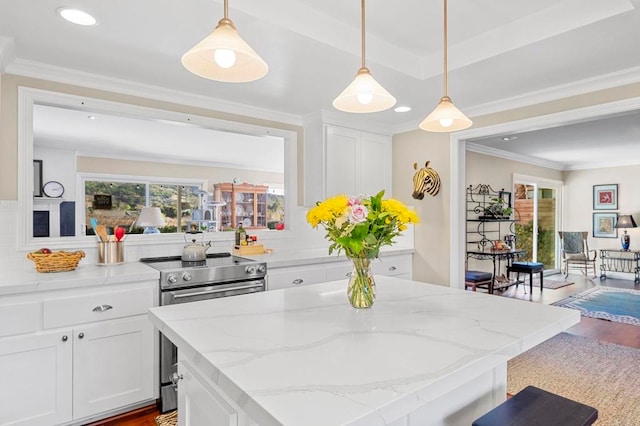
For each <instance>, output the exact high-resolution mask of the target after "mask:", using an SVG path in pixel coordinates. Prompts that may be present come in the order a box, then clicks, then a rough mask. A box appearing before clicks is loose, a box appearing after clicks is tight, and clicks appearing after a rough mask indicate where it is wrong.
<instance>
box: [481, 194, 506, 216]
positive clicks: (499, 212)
mask: <svg viewBox="0 0 640 426" xmlns="http://www.w3.org/2000/svg"><path fill="white" fill-rule="evenodd" d="M511 213H513V209H512V208H511V207H509V206H508V205H507V204H506V202H505V201H504V199H503V198H501V197H496V198H492V199H491V202H490V203H489V205H488V206H486V207H485V208H484V214H485V216H492V217H503V216H510V215H511Z"/></svg>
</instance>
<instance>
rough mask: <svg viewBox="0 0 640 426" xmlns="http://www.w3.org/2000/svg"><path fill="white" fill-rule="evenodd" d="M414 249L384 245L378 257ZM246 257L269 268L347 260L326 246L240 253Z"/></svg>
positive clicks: (404, 252) (409, 251)
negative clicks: (330, 251) (263, 252)
mask: <svg viewBox="0 0 640 426" xmlns="http://www.w3.org/2000/svg"><path fill="white" fill-rule="evenodd" d="M414 251H415V250H414V249H412V248H397V247H393V246H392V247H385V248H383V249H382V250H381V251H380V257H381V258H384V257H387V256H393V255H400V254H411V253H413V252H414ZM241 257H244V258H247V259H253V260H257V261H260V262H267V266H268V267H269V268H286V267H290V266H301V265H309V264H318V263H331V262H339V261H345V262H346V261H348V260H349V259H348V258H347V257H345V256H344V255H340V256H338V255H336V254H332V255H329V250H328V249H327V248H317V249H307V250H275V251H274V252H273V253H270V254H248V255H241Z"/></svg>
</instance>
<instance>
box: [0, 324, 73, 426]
mask: <svg viewBox="0 0 640 426" xmlns="http://www.w3.org/2000/svg"><path fill="white" fill-rule="evenodd" d="M72 353H73V350H72V340H71V333H70V332H69V330H65V331H59V332H51V333H45V334H38V335H27V336H20V337H13V338H8V339H2V341H1V342H0V377H2V381H3V385H2V386H0V401H2V407H3V408H2V415H1V416H0V425H3V426H4V425H32V426H50V425H55V424H60V423H64V422H67V421H69V420H71V418H72V411H71V395H72V391H71V389H72V387H71V377H72V375H71V374H72V373H71V371H72Z"/></svg>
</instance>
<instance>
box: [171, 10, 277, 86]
mask: <svg viewBox="0 0 640 426" xmlns="http://www.w3.org/2000/svg"><path fill="white" fill-rule="evenodd" d="M182 65H184V67H185V68H186V69H188V70H189V71H191V72H192V73H194V74H196V75H198V76H200V77H204V78H208V79H210V80H217V81H225V82H232V83H241V82H246V81H254V80H258V79H259V78H262V77H264V75H265V74H266V73H267V71H268V70H269V67H268V66H267V63H266V62H265V61H263V60H262V58H261V57H260V55H258V54H257V53H256V52H255V51H254V50H253V49H252V48H251V46H249V45H248V44H247V42H246V41H244V40H243V39H242V37H240V35H239V34H238V31H237V30H236V27H235V26H234V25H233V22H232V21H231V20H230V19H227V18H224V19H221V20H220V22H218V26H217V27H216V28H215V30H214V31H213V32H212V33H211V34H210V35H209V36H208V37H207V38H205V39H204V40H202V41H201V42H200V43H198V44H196V45H195V46H193V47H192V48H191V49H190V50H189V51H188V52H187V53H185V54H184V55H183V56H182Z"/></svg>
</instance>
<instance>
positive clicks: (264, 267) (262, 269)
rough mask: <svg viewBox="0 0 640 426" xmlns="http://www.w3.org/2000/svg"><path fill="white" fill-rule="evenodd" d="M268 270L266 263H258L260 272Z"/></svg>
mask: <svg viewBox="0 0 640 426" xmlns="http://www.w3.org/2000/svg"><path fill="white" fill-rule="evenodd" d="M266 270H267V267H266V266H265V265H258V273H259V274H263V273H264V272H265V271H266Z"/></svg>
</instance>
